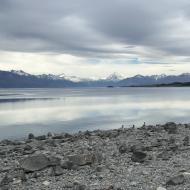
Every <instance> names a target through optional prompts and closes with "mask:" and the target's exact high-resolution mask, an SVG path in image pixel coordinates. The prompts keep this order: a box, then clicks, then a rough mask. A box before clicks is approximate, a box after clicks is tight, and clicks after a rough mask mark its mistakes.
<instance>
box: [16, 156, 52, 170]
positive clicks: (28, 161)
mask: <svg viewBox="0 0 190 190" xmlns="http://www.w3.org/2000/svg"><path fill="white" fill-rule="evenodd" d="M20 165H21V167H22V168H23V169H24V170H25V171H38V170H42V169H44V168H46V167H47V166H49V165H51V162H50V161H49V159H48V158H47V157H46V156H45V155H43V154H39V155H35V156H29V157H27V158H25V159H23V160H22V161H21V162H20Z"/></svg>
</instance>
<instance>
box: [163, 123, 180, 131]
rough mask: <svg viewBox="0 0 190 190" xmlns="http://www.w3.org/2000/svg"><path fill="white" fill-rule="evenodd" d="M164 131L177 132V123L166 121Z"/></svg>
mask: <svg viewBox="0 0 190 190" xmlns="http://www.w3.org/2000/svg"><path fill="white" fill-rule="evenodd" d="M163 127H164V129H165V131H167V132H168V133H169V134H176V133H177V125H176V124H175V123H173V122H168V123H166V124H165V125H164V126H163Z"/></svg>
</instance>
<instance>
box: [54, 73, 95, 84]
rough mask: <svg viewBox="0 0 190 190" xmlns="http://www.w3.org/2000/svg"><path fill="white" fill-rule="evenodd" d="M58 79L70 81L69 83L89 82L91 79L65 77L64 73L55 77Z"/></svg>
mask: <svg viewBox="0 0 190 190" xmlns="http://www.w3.org/2000/svg"><path fill="white" fill-rule="evenodd" d="M57 76H58V77H59V79H66V80H70V81H73V82H84V81H91V80H93V79H89V78H80V77H77V76H68V75H65V74H64V73H63V74H60V75H57Z"/></svg>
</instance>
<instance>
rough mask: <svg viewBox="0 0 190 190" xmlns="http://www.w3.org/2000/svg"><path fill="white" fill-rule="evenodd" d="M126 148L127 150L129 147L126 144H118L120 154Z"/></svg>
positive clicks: (125, 150) (124, 151)
mask: <svg viewBox="0 0 190 190" xmlns="http://www.w3.org/2000/svg"><path fill="white" fill-rule="evenodd" d="M128 150H129V148H128V147H127V145H126V144H122V145H121V146H119V152H120V153H121V154H124V153H126V152H127V151H128Z"/></svg>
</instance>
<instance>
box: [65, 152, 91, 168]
mask: <svg viewBox="0 0 190 190" xmlns="http://www.w3.org/2000/svg"><path fill="white" fill-rule="evenodd" d="M68 159H69V161H70V162H72V163H73V164H74V165H78V166H84V165H89V164H92V163H94V162H95V155H94V154H75V155H70V156H68Z"/></svg>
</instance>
